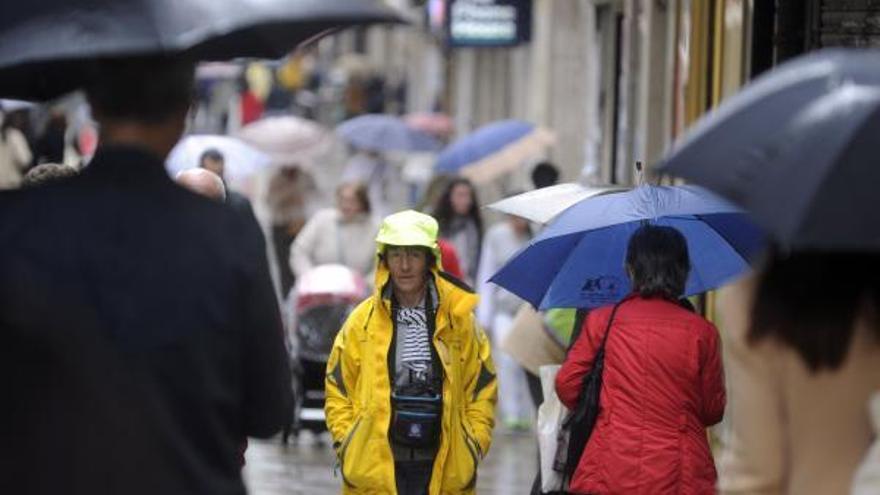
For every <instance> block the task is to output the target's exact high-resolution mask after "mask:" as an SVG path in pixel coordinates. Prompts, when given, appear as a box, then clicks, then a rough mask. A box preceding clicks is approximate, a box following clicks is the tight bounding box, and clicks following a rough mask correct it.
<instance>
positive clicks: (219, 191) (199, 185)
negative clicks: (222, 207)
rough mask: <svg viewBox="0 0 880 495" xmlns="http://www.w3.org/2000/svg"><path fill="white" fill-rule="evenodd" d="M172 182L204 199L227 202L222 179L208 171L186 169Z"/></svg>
mask: <svg viewBox="0 0 880 495" xmlns="http://www.w3.org/2000/svg"><path fill="white" fill-rule="evenodd" d="M174 180H175V181H177V183H178V184H180V185H181V186H183V187H185V188H187V189H189V190H190V191H192V192H194V193H196V194H201V195H202V196H204V197H206V198H211V199H213V200H214V201H219V202H221V203H222V202H224V201H226V200H227V196H226V186H225V185H224V184H223V179H221V178H220V176H219V175H217V174H215V173H214V172H211V171H210V170H206V169H203V168H188V169H186V170H182V171H180V172H179V173H178V174H177V176H176V177H175V178H174Z"/></svg>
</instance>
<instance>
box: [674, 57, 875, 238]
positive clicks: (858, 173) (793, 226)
mask: <svg viewBox="0 0 880 495" xmlns="http://www.w3.org/2000/svg"><path fill="white" fill-rule="evenodd" d="M878 142H880V51H876V50H827V51H822V52H817V53H815V54H811V55H808V56H805V57H802V58H799V59H796V60H795V61H793V62H790V63H787V64H784V65H782V66H780V67H779V68H778V69H777V70H774V71H773V72H771V73H769V74H768V75H765V76H763V77H761V78H759V79H758V80H756V81H755V82H754V83H752V84H750V85H749V86H747V87H746V88H745V89H744V90H743V91H742V92H741V93H739V94H737V95H735V96H734V97H732V98H731V99H730V100H729V101H727V102H725V103H724V104H723V105H722V106H721V107H720V108H719V109H718V110H717V111H716V112H714V113H713V114H710V115H708V116H707V117H705V118H704V119H703V120H701V121H700V122H699V123H698V125H697V126H695V128H694V130H693V131H691V132H690V133H688V135H687V136H686V137H685V139H684V140H683V141H682V143H681V144H680V145H678V146H677V147H676V148H674V149H673V151H672V152H671V153H670V154H668V155H667V156H666V157H665V158H664V159H663V161H662V163H661V166H660V170H661V171H663V172H665V173H669V174H672V175H677V176H679V177H683V178H685V179H688V180H691V181H693V182H695V183H697V184H700V185H703V186H705V187H707V188H709V189H712V190H714V191H715V192H717V193H720V194H721V195H723V196H725V197H727V198H728V199H730V200H732V201H734V202H735V203H738V204H739V205H741V206H742V207H743V208H745V209H746V210H747V211H748V212H749V213H750V214H751V215H752V216H753V217H754V219H755V220H756V221H757V222H758V223H759V224H761V226H762V227H764V228H765V230H766V231H767V232H768V233H769V234H770V235H771V236H772V237H773V238H775V239H776V241H777V242H779V243H781V244H783V245H785V246H789V247H797V248H818V249H865V248H873V249H876V248H878V247H880V209H878V208H877V204H876V200H875V198H876V185H877V184H878V181H880V167H877V166H876V162H877V161H878V158H877V155H878V153H880V151H878V149H877V147H876V143H878Z"/></svg>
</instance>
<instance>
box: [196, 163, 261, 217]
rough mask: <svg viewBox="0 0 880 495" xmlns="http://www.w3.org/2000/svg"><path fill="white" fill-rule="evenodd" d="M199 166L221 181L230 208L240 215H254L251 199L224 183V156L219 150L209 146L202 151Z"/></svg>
mask: <svg viewBox="0 0 880 495" xmlns="http://www.w3.org/2000/svg"><path fill="white" fill-rule="evenodd" d="M199 168H203V169H205V170H208V171H210V172H213V173H214V174H216V175H217V177H219V178H220V180H221V181H223V190H224V191H225V200H224V201H225V202H226V204H228V205H229V206H231V207H232V209H234V210H236V211H238V212H239V213H241V214H242V215H249V216H251V217H253V216H254V208H253V206H251V201H250V200H249V199H248V198H247V196H245V195H244V194H241V193H238V192H236V191H233V190H231V189H230V188H229V186H227V183H226V158H225V157H224V156H223V153H221V152H220V150H218V149H215V148H211V149H207V150H205V151H204V152H202V155H201V156H200V157H199ZM255 218H256V217H255Z"/></svg>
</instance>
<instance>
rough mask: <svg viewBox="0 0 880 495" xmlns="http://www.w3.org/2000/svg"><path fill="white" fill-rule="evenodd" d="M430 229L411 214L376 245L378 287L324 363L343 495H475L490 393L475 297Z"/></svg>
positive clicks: (392, 223) (385, 228) (492, 386)
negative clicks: (446, 266)
mask: <svg viewBox="0 0 880 495" xmlns="http://www.w3.org/2000/svg"><path fill="white" fill-rule="evenodd" d="M437 231H438V228H437V222H436V220H434V219H433V218H432V217H430V216H428V215H425V214H422V213H418V212H415V211H412V210H408V211H403V212H399V213H395V214H393V215H390V216H388V217H386V218H385V220H384V221H383V222H382V225H381V227H380V230H379V234H378V236H377V237H376V242H377V258H378V260H377V267H376V283H375V287H376V288H375V290H374V293H373V295H372V296H371V297H369V298H368V299H366V300H365V301H363V302H362V303H361V304H360V305H358V307H357V308H356V309H355V310H354V311H353V312H352V314H351V315H350V316H349V318H348V320H347V321H346V322H345V324H344V325H343V327H342V329H341V330H340V332H339V334H338V335H337V336H336V340H335V342H334V344H333V350H332V351H331V354H330V358H329V360H328V362H327V376H326V403H325V410H326V416H327V427H328V429H329V430H330V433H331V435H332V436H333V441H334V447H335V449H336V452H337V457H338V462H339V468H340V470H341V472H342V480H343V489H342V492H343V493H344V494H362V493H363V494H367V493H369V494H395V493H399V494H401V495H418V494H429V495H440V494H461V493H473V492H474V487H475V486H476V481H477V466H478V464H479V462H480V461H481V460H482V459H483V458H484V457H485V455H486V453H487V452H488V451H489V445H490V443H491V440H492V428H493V427H494V424H495V419H494V410H495V403H496V399H497V393H498V386H497V381H496V378H495V367H494V364H493V363H492V357H491V353H490V347H489V341H488V339H487V337H486V335H485V333H484V332H483V330H482V329H481V328H480V327H479V326H478V325H477V323H476V320H475V317H474V314H473V310H474V308H475V307H476V305H477V296H476V295H475V294H474V293H473V292H472V291H471V290H470V289H469V288H468V287H467V286H465V285H464V284H463V283H462V282H460V281H458V280H457V279H455V278H453V277H452V276H450V275H448V274H445V273H443V272H442V271H441V267H440V261H439V260H440V254H439V250H438V247H437Z"/></svg>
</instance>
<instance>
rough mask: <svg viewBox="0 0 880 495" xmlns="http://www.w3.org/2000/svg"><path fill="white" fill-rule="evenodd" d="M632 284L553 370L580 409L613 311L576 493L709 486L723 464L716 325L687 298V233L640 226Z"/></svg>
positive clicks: (631, 250) (631, 259)
mask: <svg viewBox="0 0 880 495" xmlns="http://www.w3.org/2000/svg"><path fill="white" fill-rule="evenodd" d="M626 267H627V271H628V272H629V275H630V278H631V279H632V286H633V293H632V294H631V295H629V296H628V297H626V298H625V299H624V300H623V301H622V302H620V303H618V305H617V309H616V312H614V309H613V308H612V307H610V306H606V307H603V308H599V309H596V310H593V311H591V312H590V313H589V314H588V315H587V318H586V322H585V323H584V327H583V329H582V331H581V334H580V336H578V339H577V341H576V342H575V343H574V345H573V347H572V348H571V349H570V350H569V353H568V356H566V359H565V362H564V363H563V365H562V367H561V368H560V370H559V373H558V374H557V376H556V392H557V394H558V395H559V400H560V401H561V402H562V403H563V404H564V405H565V406H566V407H568V408H569V409H571V410H574V409H575V407H576V406H577V403H578V401H579V400H580V395H581V393H582V388H583V382H584V376H585V375H586V374H587V373H589V372H590V370H591V368H592V366H593V359H594V357H595V355H596V350H597V349H598V348H599V346H600V344H601V342H602V338H603V336H604V335H605V329H606V328H609V326H608V322H609V319H610V318H611V317H612V313H613V312H614V316H613V320H611V325H610V328H609V330H608V332H609V333H608V339H607V341H606V344H605V368H604V373H603V375H602V377H603V383H602V390H601V394H600V399H599V406H600V409H599V416H598V418H597V420H596V426H595V428H594V430H593V432H592V434H591V435H590V438H589V440H588V442H587V445H586V448H585V449H584V452H583V454H582V455H581V458H580V460H579V462H578V464H577V469H576V470H575V472H574V475H573V476H572V480H571V486H570V490H569V491H570V492H572V493H578V494H596V495H604V494H618V493H651V494H658V495H660V494H673V493H674V494H679V495H682V494H685V495H686V494H704V493H714V492H715V481H716V477H717V476H716V472H715V464H714V462H713V459H712V453H711V451H710V450H709V443H708V439H707V435H706V427H708V426H711V425H714V424H716V423H718V422H719V421H721V418H722V416H723V414H724V406H725V402H726V394H725V387H724V375H723V370H722V367H721V355H720V349H719V336H718V331H717V330H716V329H715V327H714V326H713V325H712V324H711V323H710V322H708V321H706V320H705V319H703V318H702V317H701V316H699V315H697V314H696V313H694V312H692V311H691V310H690V309H688V308H685V307H683V306H682V305H681V304H680V303H679V301H678V298H679V297H681V295H682V294H683V293H684V288H685V283H686V281H687V278H688V271H689V269H690V260H689V257H688V251H687V243H686V242H685V239H684V236H682V234H681V233H680V232H678V231H677V230H675V229H673V228H671V227H659V226H643V227H641V228H639V230H637V231H636V232H635V233H634V234H633V236H632V238H631V239H630V242H629V246H628V249H627V255H626Z"/></svg>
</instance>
